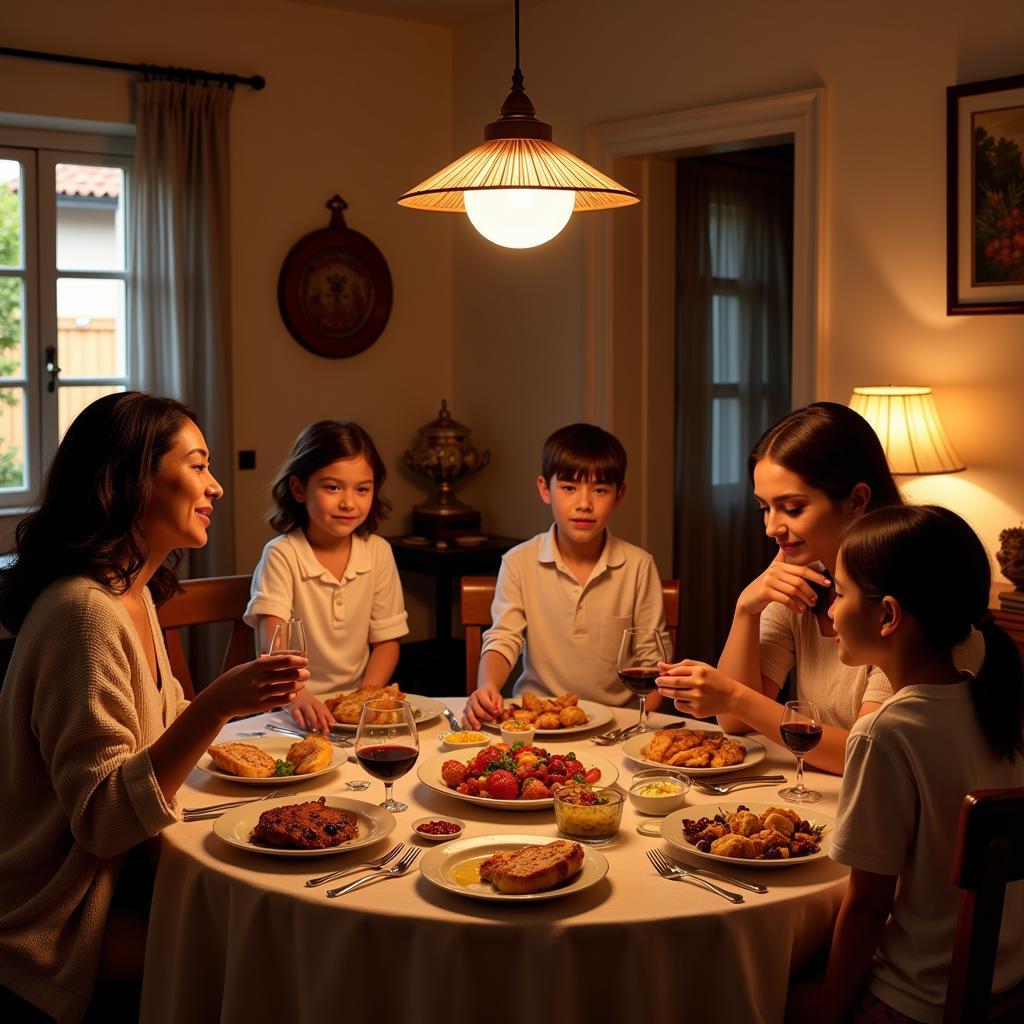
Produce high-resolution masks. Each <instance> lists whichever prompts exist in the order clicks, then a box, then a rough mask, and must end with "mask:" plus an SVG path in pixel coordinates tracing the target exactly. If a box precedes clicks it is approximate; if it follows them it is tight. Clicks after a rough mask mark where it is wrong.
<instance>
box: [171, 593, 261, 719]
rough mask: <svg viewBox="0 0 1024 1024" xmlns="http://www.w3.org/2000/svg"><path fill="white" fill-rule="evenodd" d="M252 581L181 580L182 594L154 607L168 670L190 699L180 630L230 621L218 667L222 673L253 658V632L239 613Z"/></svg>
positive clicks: (191, 691)
mask: <svg viewBox="0 0 1024 1024" xmlns="http://www.w3.org/2000/svg"><path fill="white" fill-rule="evenodd" d="M251 583H252V576H211V577H209V578H207V579H198V580H182V581H181V586H182V588H183V590H184V593H182V594H175V595H174V597H172V598H170V600H168V601H165V602H164V603H163V604H162V605H161V606H160V608H159V609H158V610H157V618H158V619H159V620H160V629H161V630H162V631H163V634H164V643H165V644H166V646H167V657H168V659H169V660H170V663H171V669H172V670H173V672H174V675H175V677H176V678H177V680H178V682H179V683H181V688H182V689H183V690H184V691H185V696H186V697H187V698H188V699H189V700H191V699H192V698H193V697H195V695H196V690H195V686H194V684H193V682H192V675H191V673H190V672H189V669H188V659H187V658H186V657H185V649H184V647H183V646H182V642H181V631H182V629H184V628H186V627H187V626H200V625H206V624H208V623H213V622H231V623H233V628H232V630H231V638H230V640H229V641H228V645H227V650H226V651H225V652H224V660H223V662H222V663H221V668H220V670H221V671H222V672H223V671H225V670H227V669H229V668H233V667H234V666H235V665H241V664H242V663H243V662H246V661H252V659H253V658H254V657H255V648H254V646H253V631H252V630H251V629H250V628H249V627H248V626H247V625H246V624H245V623H244V622H242V615H243V613H244V612H245V607H246V605H247V604H248V603H249V587H250V584H251Z"/></svg>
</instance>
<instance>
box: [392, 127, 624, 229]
mask: <svg viewBox="0 0 1024 1024" xmlns="http://www.w3.org/2000/svg"><path fill="white" fill-rule="evenodd" d="M495 188H540V189H571V190H573V191H574V192H575V193H576V201H575V204H574V205H573V212H574V213H584V212H586V211H588V210H610V209H613V208H614V207H617V206H632V205H633V203H638V202H640V197H639V196H638V195H636V193H635V192H630V191H629V189H627V188H624V187H623V186H622V185H620V184H619V183H618V182H617V181H614V180H613V179H612V178H609V177H608V176H607V175H605V174H602V173H601V172H600V171H599V170H598V169H597V168H596V167H591V166H590V164H588V163H586V161H584V160H580V159H579V158H578V157H575V156H573V155H572V153H570V152H569V151H568V150H567V149H562V147H561V146H558V145H556V144H555V143H554V142H550V141H548V140H547V139H515V138H509V139H490V140H489V141H487V142H484V143H482V144H481V145H479V146H477V147H476V148H475V149H471V150H470V151H469V152H468V153H466V154H464V155H463V156H460V157H459V158H458V160H455V161H453V162H452V163H450V164H449V165H448V166H447V167H445V168H443V169H442V170H440V171H438V172H437V174H432V175H431V176H430V177H429V178H427V180H426V181H421V182H420V183H419V184H418V185H417V186H416V187H415V188H413V189H410V190H409V191H408V192H406V193H405V195H403V196H402V197H401V198H400V199H399V200H398V203H399V205H400V206H408V207H412V208H413V209H417V210H435V211H439V212H441V213H465V212H466V205H465V203H464V202H463V198H462V194H463V192H465V191H467V190H475V189H495Z"/></svg>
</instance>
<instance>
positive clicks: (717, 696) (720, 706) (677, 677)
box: [657, 659, 741, 718]
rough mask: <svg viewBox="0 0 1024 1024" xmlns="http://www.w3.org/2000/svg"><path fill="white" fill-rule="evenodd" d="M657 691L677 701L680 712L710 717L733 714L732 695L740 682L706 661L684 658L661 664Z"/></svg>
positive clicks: (659, 664) (677, 708) (659, 665)
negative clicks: (675, 661) (673, 662)
mask: <svg viewBox="0 0 1024 1024" xmlns="http://www.w3.org/2000/svg"><path fill="white" fill-rule="evenodd" d="M658 668H659V669H660V671H661V673H662V674H661V675H660V676H658V679H657V683H658V693H660V694H661V695H662V696H664V697H668V698H669V699H670V700H673V701H675V702H676V710H677V711H685V712H687V714H691V715H696V716H697V718H710V717H711V715H721V714H731V713H734V709H733V707H732V704H733V697H734V695H735V694H736V693H737V691H738V689H739V688H740V686H741V684H740V683H738V682H736V680H735V679H733V678H731V677H730V676H727V675H726V674H725V673H724V672H721V671H719V669H717V668H714V667H713V666H712V665H707V664H705V663H704V662H703V661H691V660H690V659H685V660H684V661H680V662H677V663H676V664H674V665H670V664H668V663H666V662H664V661H662V662H659V663H658Z"/></svg>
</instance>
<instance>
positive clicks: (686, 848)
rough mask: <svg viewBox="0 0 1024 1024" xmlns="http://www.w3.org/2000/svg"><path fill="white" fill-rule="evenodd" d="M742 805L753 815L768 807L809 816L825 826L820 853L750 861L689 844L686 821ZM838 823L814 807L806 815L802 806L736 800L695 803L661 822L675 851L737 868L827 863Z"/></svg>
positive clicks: (792, 866) (733, 810)
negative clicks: (724, 855) (707, 850)
mask: <svg viewBox="0 0 1024 1024" xmlns="http://www.w3.org/2000/svg"><path fill="white" fill-rule="evenodd" d="M741 804H742V805H743V806H744V807H746V808H747V810H749V811H751V812H752V813H754V814H763V813H764V812H765V811H766V810H768V808H769V807H784V808H786V809H787V810H792V811H795V812H796V813H797V814H799V815H801V816H803V817H806V820H807V821H808V822H810V824H811V825H812V826H813V825H824V826H825V830H824V832H823V833H822V835H821V840H820V841H821V849H820V850H819V851H818V852H817V853H811V854H808V855H807V856H806V857H787V858H785V859H784V860H763V859H752V860H747V859H745V858H743V857H722V856H720V855H719V854H717V853H704V852H703V851H701V850H698V849H697V847H696V846H692V845H691V844H690V843H688V842H687V841H686V838H685V836H684V835H683V820H684V819H687V818H688V819H690V820H692V821H696V820H698V819H700V818H713V817H714V816H715V815H716V814H722V813H724V814H727V815H728V814H734V813H735V812H736V809H737V808H738V807H739V806H740V805H741ZM835 827H836V820H835V818H833V817H831V816H830V815H828V814H822V813H821V812H820V811H816V810H814V809H812V808H808V809H807V810H806V812H805V811H804V810H802V809H801V808H800V806H799V805H797V806H795V807H794V806H792V805H790V804H787V803H786V802H785V801H783V800H779V802H778V803H775V804H763V803H757V804H756V803H749V802H748V801H746V800H736V801H732V802H729V803H726V802H724V801H721V802H719V803H714V804H695V805H694V806H692V807H682V808H680V809H679V810H678V811H673V812H672V813H671V814H670V815H668V816H667V817H665V818H662V820H661V837H662V838H663V839H664V840H665V842H666V843H668V844H669V846H671V847H672V848H673V849H675V850H678V851H679V852H680V853H684V854H686V855H688V856H690V857H697V858H699V859H700V860H715V861H718V862H719V863H720V864H730V865H732V867H734V868H795V867H799V866H800V865H801V864H813V863H814V862H815V861H819V860H827V859H828V851H829V850H830V849H831V848H832V833H833V832H834V831H835Z"/></svg>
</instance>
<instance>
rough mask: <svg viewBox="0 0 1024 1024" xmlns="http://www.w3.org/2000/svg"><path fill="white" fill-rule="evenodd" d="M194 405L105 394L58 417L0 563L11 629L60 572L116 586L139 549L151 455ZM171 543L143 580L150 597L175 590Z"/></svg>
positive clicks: (168, 444)
mask: <svg viewBox="0 0 1024 1024" xmlns="http://www.w3.org/2000/svg"><path fill="white" fill-rule="evenodd" d="M195 419H196V417H195V414H194V413H193V412H192V411H191V410H190V409H188V408H187V407H186V406H184V405H182V404H181V402H176V401H175V400H174V399H173V398H157V397H155V396H153V395H145V394H142V393H141V392H138V391H125V392H121V393H119V394H114V395H107V396H105V397H104V398H99V399H97V400H96V401H95V402H93V403H92V404H91V405H88V406H86V408H85V409H83V410H82V412H81V413H79V414H78V416H77V417H76V418H75V421H74V422H73V423H72V424H71V426H70V427H68V431H67V433H66V434H65V435H64V440H62V441H61V443H60V446H59V447H58V449H57V453H56V454H55V455H54V457H53V462H51V463H50V468H49V470H48V471H47V474H46V480H45V482H44V484H43V494H42V499H41V501H40V503H39V506H38V508H37V509H36V510H35V511H34V512H31V513H30V514H29V515H27V516H26V517H25V518H24V519H23V520H22V521H21V522H20V523H19V524H18V528H17V530H16V531H15V554H16V556H17V557H16V560H15V561H14V562H13V564H12V565H11V566H10V567H9V568H8V569H5V570H3V571H2V572H0V622H3V624H4V625H5V626H6V627H7V628H8V629H9V630H10V631H11V632H12V633H16V632H17V631H18V630H19V629H21V624H22V623H23V622H24V621H25V616H26V615H27V614H28V611H29V609H30V608H31V607H32V604H33V602H34V601H35V600H36V598H37V597H38V596H39V595H40V594H41V593H42V592H43V591H44V590H45V589H46V588H47V587H48V586H49V585H50V584H51V583H53V582H54V580H57V579H60V578H61V577H63V576H88V577H89V578H91V579H93V580H95V581H96V582H97V583H99V584H101V585H103V586H105V587H108V588H109V589H110V590H112V591H113V592H114V593H124V591H126V590H127V589H128V588H129V587H130V586H131V584H132V581H133V580H134V579H135V577H136V576H137V575H138V573H139V570H140V569H141V568H142V567H143V565H144V564H145V562H146V559H147V558H148V557H149V549H148V547H147V544H146V541H145V538H144V537H143V534H142V529H141V523H142V516H143V513H144V512H145V510H146V508H147V506H148V505H149V500H150V497H151V496H152V493H153V478H154V477H155V476H156V473H157V471H158V470H159V468H160V460H161V459H162V458H163V456H164V455H165V454H166V453H167V452H168V451H170V449H171V448H173V447H174V441H175V438H176V437H177V436H178V433H179V432H180V431H181V428H182V426H183V425H184V422H185V420H192V421H193V422H195ZM179 558H180V556H179V555H178V554H177V553H175V554H173V555H172V556H171V558H169V559H168V561H167V563H165V564H164V565H162V566H161V567H160V568H159V569H158V570H157V571H156V573H155V574H154V575H153V578H152V579H151V580H150V581H149V589H150V591H151V593H152V595H153V600H154V601H155V602H156V603H157V604H160V603H161V602H163V601H166V600H167V598H169V597H170V596H171V595H172V594H174V593H176V592H177V590H178V589H179V588H178V580H177V577H176V576H175V574H174V567H175V566H176V565H177V562H178V560H179Z"/></svg>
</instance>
